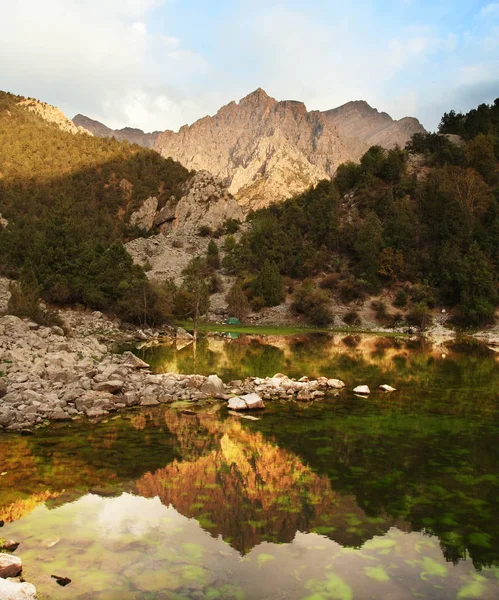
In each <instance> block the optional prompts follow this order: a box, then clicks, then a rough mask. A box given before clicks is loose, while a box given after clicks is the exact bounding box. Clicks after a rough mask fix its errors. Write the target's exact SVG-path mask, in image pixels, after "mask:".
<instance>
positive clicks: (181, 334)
mask: <svg viewBox="0 0 499 600" xmlns="http://www.w3.org/2000/svg"><path fill="white" fill-rule="evenodd" d="M175 337H176V338H177V339H178V340H192V339H194V336H193V335H191V334H190V333H189V332H188V331H186V330H185V329H184V328H183V327H177V332H176V333H175Z"/></svg>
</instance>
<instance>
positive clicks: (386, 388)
mask: <svg viewBox="0 0 499 600" xmlns="http://www.w3.org/2000/svg"><path fill="white" fill-rule="evenodd" d="M379 389H380V390H383V391H384V392H396V391H397V389H396V388H394V387H392V386H391V385H388V384H387V383H383V384H382V385H380V386H379Z"/></svg>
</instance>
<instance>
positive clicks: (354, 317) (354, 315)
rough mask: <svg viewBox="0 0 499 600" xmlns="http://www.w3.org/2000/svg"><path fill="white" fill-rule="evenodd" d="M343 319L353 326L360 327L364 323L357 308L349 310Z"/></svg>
mask: <svg viewBox="0 0 499 600" xmlns="http://www.w3.org/2000/svg"><path fill="white" fill-rule="evenodd" d="M343 321H345V323H346V324H347V325H350V326H351V327H358V326H359V325H360V324H361V323H362V321H361V320H360V317H359V313H358V312H357V311H356V310H349V311H348V312H347V313H346V314H345V315H344V316H343Z"/></svg>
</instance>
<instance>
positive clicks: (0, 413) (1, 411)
mask: <svg viewBox="0 0 499 600" xmlns="http://www.w3.org/2000/svg"><path fill="white" fill-rule="evenodd" d="M15 419H16V413H15V412H14V411H13V410H11V409H10V408H7V407H4V408H0V427H7V425H10V424H11V423H12V421H15Z"/></svg>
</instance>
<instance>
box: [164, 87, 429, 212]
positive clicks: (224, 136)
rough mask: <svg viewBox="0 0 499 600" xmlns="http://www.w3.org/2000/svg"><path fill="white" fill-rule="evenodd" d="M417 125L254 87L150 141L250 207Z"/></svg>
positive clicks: (388, 143)
mask: <svg viewBox="0 0 499 600" xmlns="http://www.w3.org/2000/svg"><path fill="white" fill-rule="evenodd" d="M418 131H424V128H423V127H422V126H421V125H420V124H419V122H418V121H417V120H416V119H411V118H406V119H402V120H400V121H394V120H393V119H392V118H391V117H390V116H389V115H387V114H386V113H379V112H378V111H377V110H375V109H373V108H371V107H370V106H369V105H368V104H367V103H362V102H360V103H349V105H345V106H344V107H340V108H339V109H335V110H332V111H326V112H320V111H311V112H309V111H307V109H306V107H305V105H304V104H303V103H302V102H295V101H283V102H278V101H277V100H275V99H274V98H271V97H270V96H268V95H267V94H266V93H265V92H264V91H263V90H262V89H258V90H256V91H255V92H253V93H252V94H249V95H248V96H246V97H245V98H243V99H242V100H241V101H240V102H239V103H236V102H231V103H229V104H228V105H226V106H224V107H222V108H221V109H220V110H219V111H218V112H217V114H216V115H215V116H213V117H204V118H202V119H200V120H199V121H196V122H195V123H194V124H193V125H191V126H187V125H186V126H184V127H182V128H181V129H180V131H179V132H178V133H175V132H173V131H165V132H164V133H162V134H161V135H159V137H158V138H157V140H156V142H155V145H154V148H155V149H156V150H157V151H158V152H160V154H162V155H163V156H165V157H168V156H171V157H172V158H174V159H175V160H178V161H179V162H181V163H182V164H183V165H184V166H186V167H187V168H189V169H195V170H206V171H209V172H210V173H212V174H213V175H215V176H217V177H219V178H220V179H221V180H222V181H224V182H226V184H227V185H228V188H229V191H230V192H231V193H232V194H234V196H235V197H236V199H237V200H238V202H239V204H240V205H241V206H242V207H243V209H244V210H245V211H249V210H250V209H257V208H261V207H264V206H267V205H269V204H272V203H273V202H279V201H282V200H284V199H286V198H289V197H290V196H293V195H294V194H298V193H301V192H303V191H305V190H306V189H307V188H308V187H310V186H311V185H314V184H316V183H317V182H318V181H320V180H321V179H324V178H329V177H332V176H333V175H334V173H335V171H336V169H337V167H338V166H339V165H340V164H341V163H343V162H345V161H347V160H354V161H356V160H358V159H359V158H360V157H361V156H362V154H363V153H364V152H365V151H366V150H367V149H368V148H369V146H371V145H373V144H381V145H382V146H385V147H387V148H391V147H393V146H395V145H396V144H399V145H401V146H403V145H405V143H406V142H407V141H408V140H409V139H410V137H411V136H412V135H413V133H416V132H418Z"/></svg>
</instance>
